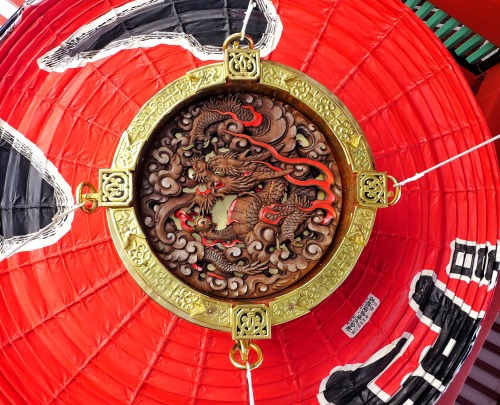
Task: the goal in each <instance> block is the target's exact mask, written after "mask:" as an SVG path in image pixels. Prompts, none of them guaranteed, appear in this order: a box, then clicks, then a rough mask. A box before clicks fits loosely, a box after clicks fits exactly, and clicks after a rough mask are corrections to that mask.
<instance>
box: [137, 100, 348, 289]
mask: <svg viewBox="0 0 500 405" xmlns="http://www.w3.org/2000/svg"><path fill="white" fill-rule="evenodd" d="M136 176H137V177H136V187H137V191H136V192H137V195H138V197H139V201H138V204H137V206H138V208H137V209H138V216H139V217H140V220H141V222H142V225H143V230H144V233H145V235H146V238H147V239H148V242H149V244H150V246H151V248H152V249H153V251H154V253H155V254H156V256H157V257H158V259H159V260H160V261H161V262H162V264H163V265H164V266H165V267H166V268H167V269H168V270H169V271H170V272H172V273H173V274H174V275H175V276H176V277H178V278H179V279H180V280H182V281H183V282H184V283H185V284H187V285H189V286H191V287H192V288H194V289H195V290H198V291H201V292H204V293H206V294H209V295H213V296H218V297H226V298H233V299H234V298H257V297H265V296H268V295H270V294H273V293H276V292H278V291H280V290H283V289H285V288H286V287H288V286H290V285H292V284H293V283H295V282H297V281H298V280H299V279H301V278H302V277H304V276H305V275H306V274H308V272H310V271H311V270H312V269H313V268H314V266H315V264H316V263H317V262H318V261H319V260H320V259H321V257H322V256H323V255H324V254H325V252H326V251H327V249H328V247H329V245H330V243H331V242H332V239H333V235H334V233H335V230H336V226H337V224H338V221H339V217H340V208H341V205H342V201H341V199H342V192H341V191H342V188H341V182H340V174H339V169H338V167H337V163H336V161H335V159H334V156H333V154H332V152H331V150H330V147H329V146H328V143H327V141H326V138H325V136H324V135H323V134H322V133H321V132H320V131H319V130H318V128H317V127H316V126H315V124H314V123H313V122H312V121H310V120H309V119H308V118H307V117H306V116H305V115H304V114H302V113H301V112H299V111H298V110H296V109H295V108H293V107H292V106H291V105H288V104H286V103H284V102H282V101H279V100H276V99H273V98H270V97H267V96H262V95H257V94H250V93H237V94H233V95H230V96H218V97H215V98H214V97H212V98H210V99H206V100H201V101H198V102H196V103H194V104H191V105H189V106H187V107H186V108H184V109H183V110H182V111H180V112H179V113H178V114H177V115H175V116H173V117H172V118H171V119H170V120H168V121H167V122H165V123H163V124H162V125H160V126H159V127H158V128H157V129H156V130H155V131H154V133H153V135H152V136H151V138H150V141H149V143H148V145H147V146H146V147H145V148H144V149H143V152H142V157H141V161H140V164H139V167H138V169H137V175H136Z"/></svg>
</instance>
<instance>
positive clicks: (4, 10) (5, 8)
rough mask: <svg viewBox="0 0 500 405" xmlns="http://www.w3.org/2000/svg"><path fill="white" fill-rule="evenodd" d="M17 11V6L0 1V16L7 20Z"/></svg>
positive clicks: (5, 0) (3, 0) (4, 0)
mask: <svg viewBox="0 0 500 405" xmlns="http://www.w3.org/2000/svg"><path fill="white" fill-rule="evenodd" d="M16 11H17V6H16V5H15V4H12V3H11V2H10V1H9V0H0V14H1V15H3V16H4V17H5V18H7V20H8V19H9V18H10V17H12V15H13V14H14V13H15V12H16Z"/></svg>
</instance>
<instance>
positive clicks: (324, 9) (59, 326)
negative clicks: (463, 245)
mask: <svg viewBox="0 0 500 405" xmlns="http://www.w3.org/2000/svg"><path fill="white" fill-rule="evenodd" d="M123 3H124V2H123V1H121V2H120V1H108V0H106V1H104V0H102V1H99V0H94V1H89V0H80V1H62V0H60V1H55V0H54V1H50V0H47V1H44V2H42V3H41V4H39V5H38V6H35V7H28V8H27V10H26V12H25V13H24V16H23V19H22V21H21V22H20V23H19V25H18V26H17V27H16V28H15V30H14V32H13V33H12V34H11V35H10V36H9V37H8V38H7V40H6V41H5V42H4V43H3V44H2V45H1V46H0V60H2V61H3V62H2V64H1V65H0V77H1V86H0V118H1V119H3V120H5V121H7V122H8V123H9V124H10V125H11V126H13V127H14V128H16V129H17V130H19V131H20V132H21V133H23V134H25V135H26V137H28V138H29V139H30V140H32V141H33V142H35V143H36V144H37V145H38V146H39V147H40V148H41V149H42V150H43V151H44V153H45V154H46V156H47V157H48V159H49V160H51V161H52V162H53V163H54V165H55V166H56V167H57V168H58V169H59V171H60V172H61V174H62V175H63V177H64V178H65V179H66V180H67V181H68V182H69V183H70V184H71V185H72V186H73V187H76V185H77V184H78V183H80V182H82V181H88V180H92V181H93V182H95V179H97V172H98V169H99V168H103V167H110V165H111V161H112V156H113V154H114V150H115V148H116V146H117V143H118V140H119V137H120V135H121V133H122V132H123V131H124V130H125V129H126V128H127V126H128V124H129V123H130V121H131V120H132V118H133V117H134V115H135V114H136V113H137V112H138V110H139V108H140V107H141V106H142V105H143V104H144V103H145V102H146V101H147V100H148V99H149V98H150V97H152V96H153V95H154V94H155V93H156V92H157V91H158V90H159V89H161V88H162V87H163V86H165V85H166V84H167V83H169V82H171V81H172V80H174V79H176V78H178V77H179V76H181V75H183V74H184V73H186V72H187V71H188V70H190V69H193V68H195V67H197V66H199V65H200V63H201V62H200V61H198V60H197V59H196V58H195V57H194V56H193V55H192V54H190V53H189V52H188V51H186V50H184V49H182V48H180V47H175V46H166V45H162V46H157V47H155V48H149V49H137V50H126V51H122V52H120V53H118V54H117V55H115V56H112V57H109V58H106V59H102V60H100V61H97V62H93V63H89V64H87V65H86V66H85V67H82V68H76V69H69V70H67V71H66V72H64V73H47V72H45V71H42V70H40V69H39V68H38V66H37V63H36V60H37V58H38V57H40V56H41V55H43V54H44V53H45V52H47V51H48V50H49V49H51V48H53V47H54V46H55V45H57V44H59V43H60V42H61V41H62V40H64V39H65V38H67V37H68V36H69V35H71V34H72V33H73V32H74V31H75V30H77V29H78V28H79V27H81V26H82V25H84V24H86V23H88V22H89V21H91V20H93V19H94V18H96V17H98V16H99V15H102V14H103V13H105V12H107V11H108V10H109V8H110V7H116V6H118V5H120V4H123ZM275 4H276V7H277V10H278V14H279V15H280V17H281V20H282V22H283V26H284V29H283V34H282V36H281V39H280V42H279V44H278V47H277V49H276V50H275V51H274V52H273V53H272V54H271V56H270V58H269V59H271V60H273V61H277V62H281V63H284V64H287V65H290V66H292V67H294V68H297V69H301V70H303V71H304V72H305V73H306V74H308V75H310V76H312V77H313V78H314V79H316V80H318V81H319V82H321V83H322V84H323V85H325V86H326V87H328V88H329V89H331V90H332V91H333V92H334V93H335V94H336V95H337V96H339V97H340V99H341V100H343V102H344V103H345V104H346V105H347V107H348V108H349V109H350V110H351V112H352V113H353V115H354V117H355V118H356V119H357V120H358V121H359V123H360V125H361V127H362V129H363V131H364V132H365V134H366V136H367V138H368V140H369V143H370V146H371V148H372V150H373V154H374V156H375V160H376V167H377V169H378V170H380V171H387V172H388V173H389V174H391V175H394V176H395V177H397V178H398V179H401V180H402V179H404V178H406V177H409V176H412V175H413V174H415V172H417V171H422V170H424V169H425V168H427V167H430V166H432V165H434V164H436V163H438V162H440V161H442V160H444V159H447V158H449V157H451V156H453V155H454V154H456V153H458V152H460V151H463V150H465V149H467V148H468V147H472V146H474V145H475V144H477V143H479V142H481V141H483V140H485V139H487V138H489V136H490V135H489V133H488V130H487V127H486V125H485V123H484V120H483V118H482V115H481V113H480V111H479V109H478V107H477V105H476V103H475V101H474V98H473V96H472V94H471V93H470V91H469V89H468V88H467V83H466V82H465V80H464V79H463V78H462V76H461V74H460V71H459V69H458V68H457V66H456V65H455V63H454V62H453V59H452V58H451V57H450V56H449V55H448V53H447V51H446V50H445V49H444V48H443V47H442V46H441V45H440V44H439V42H438V40H437V39H436V38H435V37H434V36H433V34H432V33H431V32H430V31H428V30H427V29H426V28H425V26H424V25H423V24H422V23H421V22H420V21H419V20H418V19H417V18H416V17H415V16H414V15H413V13H412V12H411V11H410V10H409V9H407V8H406V7H405V6H404V5H403V4H401V3H400V2H398V1H392V0H366V1H363V2H359V1H355V0H337V1H333V2H326V1H319V0H309V1H307V2H301V1H292V0H280V1H276V2H275ZM498 187H499V178H498V166H497V161H496V158H495V155H494V151H493V148H492V147H488V148H484V149H482V150H480V151H478V152H475V153H474V154H473V155H469V156H467V157H465V158H463V159H461V160H459V161H457V162H454V163H452V164H451V165H448V166H446V167H444V168H442V169H440V170H439V171H437V172H433V173H432V174H430V175H428V176H427V177H425V178H424V179H421V180H419V181H418V182H414V183H411V184H409V185H407V186H405V189H404V194H403V197H402V199H401V201H400V203H398V204H397V205H396V206H394V207H392V208H388V209H384V210H380V211H379V214H378V217H377V221H376V226H375V229H374V232H373V234H372V239H371V241H370V243H369V245H368V246H367V248H366V249H365V251H364V253H363V255H362V257H361V259H360V261H359V262H358V264H357V265H356V268H355V270H354V271H353V273H352V274H351V276H349V278H348V279H347V281H346V282H345V283H344V284H342V286H341V287H340V288H339V289H338V290H337V291H336V292H335V293H334V294H333V295H332V296H331V297H330V298H328V299H327V300H326V301H325V302H324V303H322V304H321V305H320V306H319V307H318V308H316V309H315V310H313V311H312V312H311V314H309V315H307V316H305V317H303V318H301V319H298V320H296V321H294V322H291V323H289V324H286V325H283V326H280V327H275V328H273V339H272V340H270V341H263V342H262V343H261V344H260V345H261V347H262V349H263V351H264V355H265V360H264V363H263V364H262V366H261V367H260V368H259V369H257V370H256V371H255V372H254V373H253V378H254V389H255V396H256V400H257V403H258V404H259V405H264V404H273V405H274V404H286V405H288V404H298V403H301V404H302V403H303V404H313V403H317V401H316V394H317V393H318V391H319V383H320V381H321V380H322V379H323V378H325V377H326V376H328V374H329V373H330V371H331V369H332V368H333V367H335V366H337V365H343V364H345V363H359V362H363V361H365V360H366V359H367V358H368V357H369V356H370V355H371V354H373V353H374V352H375V351H377V350H378V349H379V348H381V347H383V346H385V345H387V344H388V342H391V341H393V340H394V339H395V338H396V337H399V336H401V334H402V333H403V332H404V331H407V330H411V328H414V326H412V325H413V324H412V323H411V322H412V319H413V318H412V316H413V314H414V313H413V312H412V310H411V309H410V307H409V306H408V291H409V288H410V282H411V280H412V279H413V277H414V275H415V274H417V273H418V272H420V271H421V270H423V269H432V270H434V271H435V272H436V273H437V274H438V275H439V277H440V279H444V281H445V282H447V280H446V274H445V267H446V265H447V263H448V262H449V259H450V243H451V242H452V241H453V240H455V239H456V238H460V239H463V240H469V241H476V242H478V243H485V242H486V241H490V242H492V243H496V241H497V239H498V238H499V232H498V230H499V222H500V221H499V218H498V209H499V202H498V200H499V199H498V195H497V191H498ZM470 288H471V289H472V288H473V287H470ZM477 291H479V289H477ZM369 293H373V294H374V295H376V296H377V297H378V298H379V299H380V300H381V301H382V304H381V306H380V307H379V308H378V310H377V311H376V312H375V314H374V316H373V317H372V319H371V321H370V322H369V323H368V324H367V326H365V328H363V330H362V331H361V332H360V333H359V334H358V335H357V336H356V337H355V338H353V339H350V338H349V337H348V336H347V335H346V334H344V333H343V332H342V330H341V328H342V326H344V325H345V324H346V322H347V321H348V320H349V319H350V318H351V317H352V315H353V314H354V312H355V311H356V310H357V309H358V307H359V306H360V305H361V304H362V303H363V301H364V300H365V299H366V297H367V295H368V294H369ZM466 293H467V294H468V296H469V298H470V297H472V298H471V300H472V302H473V306H474V308H476V309H484V308H486V306H487V303H488V300H489V299H490V295H489V294H486V295H485V294H480V293H479V292H477V293H476V290H474V291H472V290H470V291H469V292H466ZM0 319H1V321H0V348H1V350H0V402H1V401H4V402H15V403H24V402H25V403H51V402H59V403H66V404H68V403H116V402H123V403H169V404H184V403H196V404H197V405H200V404H221V403H235V404H237V403H239V404H244V403H247V401H248V393H247V392H248V391H247V385H246V379H245V375H244V372H242V371H237V370H235V369H234V367H233V366H232V365H231V364H230V363H229V360H228V352H229V350H230V348H231V347H232V345H233V342H232V341H231V338H230V336H229V335H228V334H225V333H220V332H214V331H210V330H206V329H203V328H201V327H199V326H195V325H192V324H190V323H189V322H186V321H184V320H181V319H178V318H177V317H176V316H174V315H171V314H170V313H169V312H168V311H166V310H164V309H163V308H161V307H160V306H159V305H158V304H156V303H155V302H153V301H152V300H151V299H149V298H148V297H147V296H146V295H145V294H144V292H143V291H142V290H141V289H140V288H139V287H138V286H137V285H136V284H135V282H134V281H133V280H132V278H131V277H130V276H129V274H128V272H127V271H126V270H125V268H124V266H123V265H122V263H121V261H120V259H119V257H118V255H117V253H116V251H115V248H114V245H113V242H112V241H111V237H110V234H109V231H108V226H107V223H106V220H105V213H104V210H100V211H99V212H97V213H95V214H93V215H85V214H83V213H77V214H76V216H75V220H74V222H73V228H72V230H71V232H70V233H68V234H67V235H65V236H64V237H63V238H62V239H61V240H60V241H59V242H58V243H57V244H55V245H52V246H50V247H47V248H44V249H40V250H36V251H32V252H26V253H18V254H16V255H14V256H13V257H11V258H9V259H8V260H6V261H4V262H2V263H0Z"/></svg>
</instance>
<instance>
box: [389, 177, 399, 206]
mask: <svg viewBox="0 0 500 405" xmlns="http://www.w3.org/2000/svg"><path fill="white" fill-rule="evenodd" d="M387 178H388V179H389V180H391V181H392V182H393V184H398V181H397V180H396V178H395V177H393V176H390V175H387ZM393 187H394V194H393V195H391V194H392V192H391V193H388V196H389V197H392V199H390V200H389V202H388V204H389V205H394V204H396V203H397V202H398V201H399V199H400V198H401V186H393Z"/></svg>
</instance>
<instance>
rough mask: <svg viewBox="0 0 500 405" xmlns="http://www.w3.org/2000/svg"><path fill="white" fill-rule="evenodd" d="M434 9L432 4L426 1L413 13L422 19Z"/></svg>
mask: <svg viewBox="0 0 500 405" xmlns="http://www.w3.org/2000/svg"><path fill="white" fill-rule="evenodd" d="M434 9H435V7H434V4H432V3H429V2H428V1H426V2H425V3H424V4H422V5H421V6H420V8H419V9H418V10H417V12H416V13H415V14H416V15H417V17H420V19H421V20H423V19H424V18H425V17H427V16H428V15H429V14H430V13H431V11H432V10H434Z"/></svg>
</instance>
